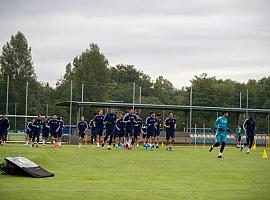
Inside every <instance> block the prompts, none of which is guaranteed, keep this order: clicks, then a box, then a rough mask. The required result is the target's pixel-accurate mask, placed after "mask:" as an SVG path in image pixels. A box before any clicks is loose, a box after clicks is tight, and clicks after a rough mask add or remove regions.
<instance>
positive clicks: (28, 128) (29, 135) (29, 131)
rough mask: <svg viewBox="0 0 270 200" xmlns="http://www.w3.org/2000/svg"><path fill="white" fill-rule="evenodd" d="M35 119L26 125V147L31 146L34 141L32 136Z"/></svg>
mask: <svg viewBox="0 0 270 200" xmlns="http://www.w3.org/2000/svg"><path fill="white" fill-rule="evenodd" d="M33 121H34V119H32V120H31V121H28V122H27V123H26V143H25V144H24V145H28V144H31V141H32V136H33V130H32V129H33V127H32V123H33Z"/></svg>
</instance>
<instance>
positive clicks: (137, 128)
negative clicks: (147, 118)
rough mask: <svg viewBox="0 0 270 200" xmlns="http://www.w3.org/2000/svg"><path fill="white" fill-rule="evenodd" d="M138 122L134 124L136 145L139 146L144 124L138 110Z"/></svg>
mask: <svg viewBox="0 0 270 200" xmlns="http://www.w3.org/2000/svg"><path fill="white" fill-rule="evenodd" d="M136 117H137V122H136V124H135V125H134V139H135V146H136V147H137V148H138V147H139V143H140V135H141V132H142V124H143V120H142V118H141V117H140V113H139V112H136Z"/></svg>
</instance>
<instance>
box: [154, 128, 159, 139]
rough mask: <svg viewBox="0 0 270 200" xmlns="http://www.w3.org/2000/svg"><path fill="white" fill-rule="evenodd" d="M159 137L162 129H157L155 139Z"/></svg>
mask: <svg viewBox="0 0 270 200" xmlns="http://www.w3.org/2000/svg"><path fill="white" fill-rule="evenodd" d="M159 136H160V129H156V130H155V135H154V137H159Z"/></svg>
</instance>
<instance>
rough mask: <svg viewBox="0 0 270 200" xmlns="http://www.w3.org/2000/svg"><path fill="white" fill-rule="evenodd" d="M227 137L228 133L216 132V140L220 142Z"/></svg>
mask: <svg viewBox="0 0 270 200" xmlns="http://www.w3.org/2000/svg"><path fill="white" fill-rule="evenodd" d="M226 139H227V135H226V134H219V133H217V134H216V142H218V143H222V142H226Z"/></svg>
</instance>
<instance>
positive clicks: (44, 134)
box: [42, 116, 50, 147]
mask: <svg viewBox="0 0 270 200" xmlns="http://www.w3.org/2000/svg"><path fill="white" fill-rule="evenodd" d="M48 122H49V121H48V117H47V116H46V117H45V118H44V120H43V123H42V146H43V147H45V144H47V141H48V138H49V134H50V129H49V127H48Z"/></svg>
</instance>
